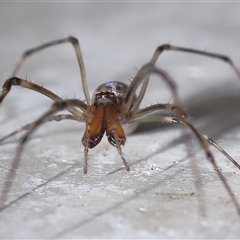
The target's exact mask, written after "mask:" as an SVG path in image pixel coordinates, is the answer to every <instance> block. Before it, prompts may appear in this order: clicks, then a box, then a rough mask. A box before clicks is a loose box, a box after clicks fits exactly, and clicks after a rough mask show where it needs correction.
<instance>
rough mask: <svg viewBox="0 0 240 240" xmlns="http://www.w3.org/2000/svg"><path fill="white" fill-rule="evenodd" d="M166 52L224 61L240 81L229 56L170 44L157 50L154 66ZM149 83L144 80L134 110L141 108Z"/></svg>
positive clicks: (154, 55) (237, 71) (152, 61)
mask: <svg viewBox="0 0 240 240" xmlns="http://www.w3.org/2000/svg"><path fill="white" fill-rule="evenodd" d="M164 51H177V52H186V53H192V54H196V55H202V56H206V57H211V58H215V59H219V60H222V61H224V62H227V63H228V64H229V65H230V66H231V67H232V69H233V70H234V71H235V73H236V74H237V75H238V78H239V79H240V72H239V70H238V69H237V67H236V66H235V64H234V63H233V61H232V60H231V59H230V58H229V57H228V56H225V55H222V54H218V53H211V52H206V51H200V50H197V49H191V48H183V47H178V46H172V45H169V44H163V45H160V46H158V47H157V49H156V50H155V52H154V54H153V56H152V58H151V60H150V63H151V64H152V65H155V63H156V62H157V60H158V58H159V56H160V55H161V54H162V53H163V52H164ZM148 82H149V78H147V79H145V80H144V82H143V85H142V87H141V91H140V93H139V95H138V97H137V99H136V101H135V102H134V105H133V107H132V109H133V110H136V109H137V108H138V107H139V105H140V103H141V101H142V99H143V97H144V95H145V92H146V89H147V86H148Z"/></svg>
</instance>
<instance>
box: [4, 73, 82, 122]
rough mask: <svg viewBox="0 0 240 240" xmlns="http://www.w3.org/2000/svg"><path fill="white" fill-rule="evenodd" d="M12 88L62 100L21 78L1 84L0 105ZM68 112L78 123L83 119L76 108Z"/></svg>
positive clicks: (13, 78)
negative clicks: (25, 89) (23, 89)
mask: <svg viewBox="0 0 240 240" xmlns="http://www.w3.org/2000/svg"><path fill="white" fill-rule="evenodd" d="M12 86H20V87H23V88H28V89H30V90H33V91H36V92H39V93H41V94H43V95H45V96H47V97H49V98H51V99H52V100H53V101H61V100H62V98H60V97H59V96H58V95H56V94H55V93H53V92H52V91H50V90H48V89H46V88H44V87H42V86H39V85H37V84H35V83H32V82H29V81H27V80H24V79H21V78H17V77H12V78H9V79H7V80H6V81H5V83H4V84H3V91H2V93H1V95H0V104H1V103H2V101H3V100H4V98H5V97H6V96H7V94H8V93H9V92H10V90H11V88H12ZM69 112H71V113H72V114H73V115H74V116H75V117H76V118H78V119H79V121H81V120H83V119H84V117H83V114H82V112H81V111H79V109H77V108H73V109H70V110H69Z"/></svg>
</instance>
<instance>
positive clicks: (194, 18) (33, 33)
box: [0, 2, 240, 238]
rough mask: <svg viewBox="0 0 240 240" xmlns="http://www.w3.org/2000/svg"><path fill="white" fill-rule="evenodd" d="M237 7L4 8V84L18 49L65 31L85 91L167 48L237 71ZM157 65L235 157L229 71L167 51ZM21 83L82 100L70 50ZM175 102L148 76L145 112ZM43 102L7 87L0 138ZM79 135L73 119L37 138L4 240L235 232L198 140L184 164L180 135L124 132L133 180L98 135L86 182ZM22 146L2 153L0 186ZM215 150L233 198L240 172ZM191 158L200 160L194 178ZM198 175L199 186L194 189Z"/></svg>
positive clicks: (0, 16) (236, 223)
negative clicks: (78, 54) (212, 55)
mask: <svg viewBox="0 0 240 240" xmlns="http://www.w3.org/2000/svg"><path fill="white" fill-rule="evenodd" d="M239 11H240V5H239V4H237V3H69V2H68V3H53V2H52V3H29V2H28V3H0V32H1V38H0V53H1V58H0V59H1V60H0V79H1V84H3V83H4V80H5V79H7V78H8V76H9V75H11V72H12V69H13V68H14V64H15V63H16V61H17V60H18V58H19V57H20V55H21V54H22V52H23V51H24V50H26V49H28V48H31V47H34V46H36V45H39V44H41V43H44V42H47V41H50V40H54V39H58V38H62V37H66V36H68V35H73V36H75V37H77V38H78V39H79V40H80V43H81V48H82V52H83V57H84V61H85V66H86V71H87V78H88V83H89V88H90V91H91V93H92V92H93V91H94V89H95V88H96V87H97V86H98V85H99V84H101V83H103V82H105V81H111V80H120V81H124V82H126V83H127V82H128V80H127V76H129V75H130V76H133V75H134V74H135V73H136V68H140V67H141V66H142V65H143V64H144V63H146V62H147V61H149V59H150V57H151V55H152V54H153V52H154V50H155V48H156V47H157V46H158V45H160V44H163V43H171V44H174V45H179V46H183V47H191V48H197V49H200V50H208V51H211V52H218V53H223V54H226V55H228V56H230V57H231V58H232V59H233V60H234V62H235V63H236V65H237V66H238V67H240V57H239V56H240V50H239V49H240V41H239V38H240V32H239V24H240V19H239ZM157 65H158V66H161V68H163V69H166V70H167V71H168V72H169V74H170V75H171V76H172V78H173V79H175V81H176V82H177V83H178V86H179V91H180V95H181V98H182V99H183V102H184V106H185V107H186V109H187V110H188V111H189V114H190V116H191V119H192V120H193V122H194V123H196V125H197V126H198V127H199V128H200V129H201V130H202V131H204V132H206V133H207V134H209V135H210V136H212V137H213V138H215V139H216V140H217V141H218V142H219V143H220V144H221V145H222V146H223V147H224V149H225V150H226V151H227V152H229V153H230V154H231V155H232V156H233V157H234V158H236V160H238V161H239V159H240V150H239V147H238V146H239V142H240V131H239V123H240V114H239V109H240V108H239V107H240V104H239V102H240V101H239V100H240V99H239V98H240V95H239V92H240V83H239V80H238V79H237V76H236V75H235V74H234V72H233V71H232V70H231V68H230V67H229V66H227V64H225V63H221V62H220V61H217V60H213V59H207V58H204V57H198V56H193V55H189V54H185V53H172V52H166V53H164V54H163V56H162V57H161V59H159V61H158V64H157ZM18 76H19V77H23V78H25V77H26V76H27V78H28V79H31V80H32V81H34V82H35V83H38V84H43V85H44V86H45V87H47V88H49V89H51V90H53V91H54V92H57V93H58V94H59V95H60V96H62V97H68V98H72V97H74V96H76V97H77V98H81V99H83V93H82V91H81V85H80V81H79V79H80V76H79V72H78V66H77V61H76V58H75V55H74V52H73V50H72V47H71V46H70V44H65V45H61V46H58V47H53V48H51V49H48V50H45V51H43V52H41V53H39V54H36V55H34V56H32V57H30V58H29V59H28V60H27V61H26V64H25V65H24V67H23V68H22V70H21V72H20V73H19V75H18ZM170 96H171V95H170V94H169V91H168V90H167V89H166V87H165V85H164V84H161V83H160V81H158V80H153V81H152V82H151V84H150V86H149V91H148V94H147V96H146V98H145V100H144V103H143V106H145V105H148V104H150V103H155V102H169V99H170ZM50 105H51V101H50V100H48V99H46V98H45V97H44V96H41V95H39V94H37V93H33V92H32V91H29V90H23V89H20V88H14V89H13V90H12V92H11V93H10V94H9V96H8V97H7V99H6V100H5V101H4V103H3V104H2V105H1V108H0V123H1V129H0V134H1V135H0V136H4V135H5V134H7V133H9V132H11V131H13V130H15V129H16V128H18V127H19V126H21V125H23V124H26V123H29V122H31V121H33V120H35V119H36V118H37V117H38V116H40V115H41V114H42V113H43V112H44V111H46V110H47V109H48V108H49V106H50ZM83 131H84V124H79V123H72V122H68V121H66V122H61V123H48V124H46V125H44V126H43V127H41V128H40V129H39V131H37V133H36V134H35V135H34V138H33V139H32V140H31V141H30V142H29V143H28V144H27V146H26V147H25V151H24V154H23V156H22V161H21V167H20V168H19V169H18V172H17V177H16V179H15V182H14V185H13V187H12V189H11V191H10V194H9V198H8V203H10V202H11V201H14V200H17V201H16V202H14V203H13V204H11V205H10V206H9V207H7V208H6V209H4V210H3V211H1V212H0V226H1V227H0V238H238V237H239V229H240V218H239V215H237V212H236V209H235V208H234V206H233V204H232V202H231V200H230V197H229V195H228V194H227V192H226V190H225V189H224V187H223V185H222V183H221V182H220V181H219V179H218V177H217V176H216V173H215V171H214V170H213V169H212V167H211V166H210V165H209V164H208V162H207V160H206V159H205V156H204V154H203V151H201V150H200V148H199V144H198V142H197V141H195V140H194V138H193V141H192V142H188V143H189V144H190V143H191V146H190V148H193V149H192V150H193V151H194V152H195V153H196V155H195V156H194V158H193V159H188V158H187V157H186V156H187V151H186V145H185V142H184V139H185V138H184V137H183V134H184V133H186V134H189V131H187V130H186V129H185V128H183V127H182V128H180V127H177V126H176V127H162V126H159V125H156V127H152V126H151V125H147V126H144V127H142V128H140V129H139V130H138V131H137V133H135V134H133V135H132V136H129V137H128V138H127V142H126V146H125V147H124V148H123V151H124V153H125V154H126V156H127V159H128V161H129V163H131V164H133V165H132V166H131V171H130V172H129V173H127V172H126V171H125V170H120V171H118V172H115V173H112V174H110V175H108V173H110V172H112V171H115V170H117V169H118V168H119V167H121V160H120V158H119V157H118V156H117V152H116V149H115V148H113V147H112V146H110V144H108V143H107V142H106V140H104V141H103V142H102V143H101V144H99V146H98V147H96V148H95V149H93V150H91V152H90V154H91V159H90V163H89V164H90V167H89V173H88V174H87V176H84V174H83V172H82V157H83V147H82V145H81V137H82V134H83ZM17 139H18V138H17V137H16V138H14V141H12V142H11V143H8V144H5V145H2V146H0V149H1V152H0V154H1V158H0V161H1V162H0V166H1V174H0V178H1V183H3V181H4V175H5V174H6V173H7V171H8V169H9V166H10V163H11V160H12V159H13V157H14V152H15V149H16V145H17ZM193 146H194V147H193ZM213 152H214V155H215V157H216V159H217V162H218V164H219V166H220V167H221V168H222V173H223V174H224V176H225V177H226V178H227V180H228V183H229V185H230V186H231V188H232V191H233V193H235V194H236V197H237V198H238V200H239V201H240V197H239V196H240V185H239V178H240V174H239V172H238V170H237V169H236V168H235V167H234V166H232V164H231V163H229V161H228V160H227V159H226V158H225V157H224V156H223V155H221V154H220V153H219V152H217V151H215V150H213ZM139 160H142V161H139ZM189 160H190V161H195V162H197V163H198V165H199V168H198V172H199V174H197V173H196V172H195V173H193V172H192V169H191V167H190V162H189ZM174 162H175V163H174ZM171 166H172V167H171ZM199 177H200V178H201V181H202V182H203V183H202V185H203V188H202V189H203V190H202V191H199V189H197V188H196V187H195V184H196V182H195V181H196V179H199ZM203 193H204V195H201V197H199V194H203ZM24 194H26V195H24ZM23 195H24V196H23ZM21 196H23V197H21ZM199 199H200V200H199ZM199 203H200V208H199V207H198V204H199ZM202 208H205V212H206V216H205V217H204V216H203V214H200V213H199V209H200V210H201V209H202Z"/></svg>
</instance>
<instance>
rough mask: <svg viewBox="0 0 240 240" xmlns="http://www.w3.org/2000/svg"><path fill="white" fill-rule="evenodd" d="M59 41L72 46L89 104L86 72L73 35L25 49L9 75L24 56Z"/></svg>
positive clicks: (78, 45) (77, 43) (15, 71)
mask: <svg viewBox="0 0 240 240" xmlns="http://www.w3.org/2000/svg"><path fill="white" fill-rule="evenodd" d="M61 43H71V44H72V45H73V47H74V50H75V53H76V56H77V60H78V65H79V68H80V74H81V78H82V86H83V91H84V95H85V98H86V100H87V103H88V104H89V105H90V104H91V98H90V94H89V90H88V85H87V80H86V72H85V67H84V62H83V57H82V53H81V48H80V44H79V42H78V40H77V39H76V38H75V37H72V36H69V37H67V38H62V39H58V40H54V41H51V42H47V43H45V44H42V45H40V46H37V47H34V48H31V49H28V50H26V51H25V52H24V53H23V54H22V57H21V58H20V60H19V61H18V63H17V65H16V67H15V69H14V71H13V73H12V75H11V76H12V77H14V76H16V74H17V72H18V71H19V69H20V67H21V66H22V64H23V63H24V61H25V60H26V58H28V57H29V56H31V55H32V54H34V53H36V52H39V51H41V50H43V49H45V48H48V47H52V46H54V45H59V44H61Z"/></svg>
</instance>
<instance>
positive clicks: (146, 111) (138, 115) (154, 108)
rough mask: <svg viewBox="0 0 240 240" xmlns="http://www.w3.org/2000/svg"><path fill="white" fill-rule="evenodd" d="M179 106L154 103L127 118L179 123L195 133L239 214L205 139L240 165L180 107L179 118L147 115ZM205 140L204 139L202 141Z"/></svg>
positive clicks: (237, 204) (171, 109)
mask: <svg viewBox="0 0 240 240" xmlns="http://www.w3.org/2000/svg"><path fill="white" fill-rule="evenodd" d="M179 108H180V107H179V106H174V105H172V104H155V105H152V106H150V107H146V108H144V109H141V110H138V111H135V112H132V114H131V116H130V118H129V121H128V122H129V123H134V122H138V123H141V122H164V123H181V124H184V125H186V126H187V127H188V128H190V130H191V131H192V132H193V133H194V134H195V136H196V137H197V138H198V140H199V141H200V144H201V146H202V148H203V150H204V151H205V154H206V156H207V158H208V159H209V160H210V163H211V164H212V166H213V168H214V169H215V170H216V171H217V174H218V176H219V178H220V180H221V181H222V183H223V185H224V187H225V189H226V190H227V192H228V194H229V195H230V197H231V199H232V201H233V203H234V205H235V207H236V209H237V211H238V214H239V215H240V205H239V203H238V201H237V199H236V198H235V196H234V194H233V192H232V190H231V188H230V186H229V184H228V183H227V180H226V179H225V177H224V176H223V175H222V173H221V172H220V171H219V170H218V169H219V167H218V165H217V163H216V161H215V159H214V156H213V155H212V153H211V151H210V149H209V147H208V145H207V143H206V141H207V142H208V143H209V144H211V145H213V146H214V147H216V148H217V149H218V150H219V151H220V152H221V153H222V154H224V155H225V156H226V157H227V158H228V159H229V160H230V161H231V162H232V163H233V164H234V165H235V166H236V167H238V169H240V165H239V164H238V163H237V162H236V161H235V160H234V159H233V158H232V157H231V156H230V155H229V154H228V153H227V152H226V151H225V150H223V148H222V147H221V146H220V145H219V144H217V143H216V141H214V140H213V139H212V138H210V137H209V136H208V135H207V134H205V133H202V132H201V131H199V130H198V129H197V128H195V127H194V125H193V124H192V123H191V122H190V120H189V119H188V118H187V113H186V112H185V111H184V110H183V109H181V110H180V111H181V112H182V113H184V117H181V118H179V117H178V116H161V115H158V116H148V115H147V114H150V113H153V112H156V111H159V110H163V109H165V110H167V111H170V113H171V112H172V113H175V109H179ZM204 140H206V141H204Z"/></svg>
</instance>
